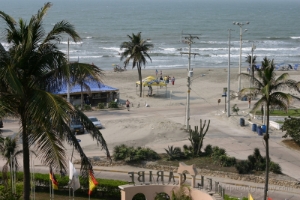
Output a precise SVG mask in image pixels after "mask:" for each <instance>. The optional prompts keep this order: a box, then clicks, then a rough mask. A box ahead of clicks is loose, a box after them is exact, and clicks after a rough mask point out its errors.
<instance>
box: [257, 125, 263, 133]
mask: <svg viewBox="0 0 300 200" xmlns="http://www.w3.org/2000/svg"><path fill="white" fill-rule="evenodd" d="M257 134H258V135H263V132H262V128H261V127H260V126H258V127H257Z"/></svg>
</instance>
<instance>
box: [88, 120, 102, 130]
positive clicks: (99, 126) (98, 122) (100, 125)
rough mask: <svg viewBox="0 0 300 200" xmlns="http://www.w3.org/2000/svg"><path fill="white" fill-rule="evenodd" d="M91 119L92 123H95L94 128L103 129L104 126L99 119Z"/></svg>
mask: <svg viewBox="0 0 300 200" xmlns="http://www.w3.org/2000/svg"><path fill="white" fill-rule="evenodd" d="M89 119H90V120H91V122H93V124H94V126H95V127H97V128H99V129H101V128H102V124H101V122H100V121H99V120H98V119H97V117H89Z"/></svg>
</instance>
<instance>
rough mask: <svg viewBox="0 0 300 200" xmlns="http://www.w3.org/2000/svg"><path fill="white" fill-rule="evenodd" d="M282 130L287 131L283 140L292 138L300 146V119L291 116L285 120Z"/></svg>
mask: <svg viewBox="0 0 300 200" xmlns="http://www.w3.org/2000/svg"><path fill="white" fill-rule="evenodd" d="M298 116H299V115H298ZM281 130H282V131H286V132H285V134H284V136H282V137H283V138H287V137H291V138H292V139H293V140H294V141H295V142H296V143H297V144H298V145H300V118H296V117H290V116H289V118H286V119H285V120H284V122H283V125H282V127H281Z"/></svg>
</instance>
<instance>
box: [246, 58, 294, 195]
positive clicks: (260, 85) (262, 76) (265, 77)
mask: <svg viewBox="0 0 300 200" xmlns="http://www.w3.org/2000/svg"><path fill="white" fill-rule="evenodd" d="M241 75H242V76H245V77H248V78H249V79H251V78H253V86H252V87H251V88H245V89H243V90H241V93H252V94H253V93H256V94H259V95H260V99H259V100H258V101H257V102H256V103H255V104H254V106H253V108H252V110H253V111H256V110H258V109H260V108H261V106H262V105H263V106H265V108H266V117H267V120H266V122H267V127H266V133H265V134H264V137H263V139H264V141H265V148H266V174H265V175H266V178H265V188H264V199H267V191H268V183H269V165H270V156H269V138H270V135H269V125H270V124H269V117H270V110H271V109H282V110H286V111H287V110H288V109H289V106H290V104H291V103H292V101H293V100H300V98H299V97H297V96H295V95H292V94H290V93H285V92H284V90H285V89H289V90H296V91H298V92H300V82H297V81H295V80H292V79H289V74H288V73H283V74H281V75H279V76H277V75H276V73H275V64H274V60H270V59H268V58H267V57H265V58H264V59H263V61H262V68H261V70H258V71H256V74H255V76H254V77H251V75H249V74H246V73H242V74H241Z"/></svg>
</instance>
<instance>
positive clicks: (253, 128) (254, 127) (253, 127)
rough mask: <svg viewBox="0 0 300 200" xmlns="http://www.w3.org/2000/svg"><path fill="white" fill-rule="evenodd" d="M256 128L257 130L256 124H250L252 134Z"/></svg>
mask: <svg viewBox="0 0 300 200" xmlns="http://www.w3.org/2000/svg"><path fill="white" fill-rule="evenodd" d="M256 128H257V125H256V124H252V131H253V132H256Z"/></svg>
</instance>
